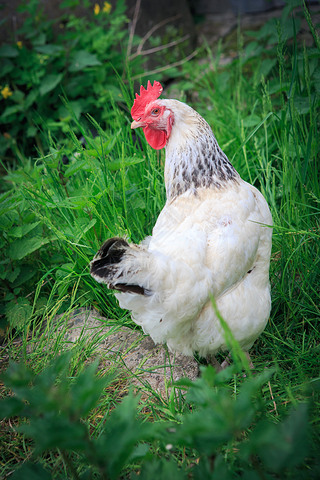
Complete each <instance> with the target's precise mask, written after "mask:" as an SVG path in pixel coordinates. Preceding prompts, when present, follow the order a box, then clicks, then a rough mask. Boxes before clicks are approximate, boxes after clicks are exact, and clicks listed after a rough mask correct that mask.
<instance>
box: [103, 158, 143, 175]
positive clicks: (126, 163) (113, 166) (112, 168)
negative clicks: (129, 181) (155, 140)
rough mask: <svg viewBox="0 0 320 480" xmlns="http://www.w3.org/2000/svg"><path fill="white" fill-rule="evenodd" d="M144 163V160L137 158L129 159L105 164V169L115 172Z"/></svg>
mask: <svg viewBox="0 0 320 480" xmlns="http://www.w3.org/2000/svg"><path fill="white" fill-rule="evenodd" d="M143 161H144V158H137V157H129V158H126V159H125V160H123V161H122V160H112V161H111V162H107V168H108V170H110V171H111V172H113V171H115V170H120V168H122V167H130V166H131V165H136V164H137V163H141V162H143Z"/></svg>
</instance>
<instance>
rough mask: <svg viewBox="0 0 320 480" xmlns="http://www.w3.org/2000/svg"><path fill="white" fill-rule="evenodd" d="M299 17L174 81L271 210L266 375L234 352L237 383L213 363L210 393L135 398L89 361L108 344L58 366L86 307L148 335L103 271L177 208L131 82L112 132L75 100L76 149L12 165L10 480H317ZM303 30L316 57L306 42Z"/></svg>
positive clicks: (6, 290)
mask: <svg viewBox="0 0 320 480" xmlns="http://www.w3.org/2000/svg"><path fill="white" fill-rule="evenodd" d="M292 6H294V5H292V4H290V5H288V7H286V8H285V9H284V10H283V14H282V17H281V19H280V20H278V21H276V20H272V21H270V22H268V23H267V24H266V25H265V26H264V27H263V28H262V29H261V30H259V31H256V32H246V33H242V32H239V35H238V54H239V55H238V58H237V59H235V60H233V61H231V62H230V63H229V64H228V65H227V66H225V67H221V66H220V64H219V57H220V55H221V54H222V53H223V51H224V46H223V45H222V44H221V45H220V46H219V47H218V48H217V51H216V52H215V56H212V54H211V51H210V50H209V49H208V50H207V52H206V53H207V57H206V58H207V60H206V61H207V68H204V67H203V64H201V65H199V64H198V63H197V61H196V60H195V61H193V62H191V63H190V64H185V65H184V66H183V68H182V70H181V77H180V78H178V79H177V82H176V84H175V90H177V89H178V91H179V92H180V95H181V99H182V100H187V101H188V103H190V104H191V105H192V106H193V107H194V108H195V109H196V110H198V111H199V112H200V113H201V114H202V115H203V116H204V117H205V118H206V119H207V120H208V122H209V123H210V124H211V125H212V127H213V130H214V132H215V135H216V137H217V139H218V142H219V143H220V145H221V147H222V148H223V150H224V151H225V152H226V153H227V155H228V157H229V158H230V160H231V161H232V163H233V164H234V166H235V167H236V168H237V170H238V171H239V173H240V174H241V176H242V178H244V179H245V180H247V181H250V182H251V183H253V184H254V185H256V186H257V187H258V188H259V189H260V190H261V191H262V193H263V194H264V195H265V197H266V199H267V201H268V203H269V205H270V207H271V210H272V215H273V219H274V235H273V250H272V261H271V284H272V297H273V304H272V305H273V307H272V312H271V317H270V321H269V323H268V325H267V328H266V330H265V331H264V333H263V334H262V335H261V336H260V338H259V339H258V340H257V342H256V343H255V345H254V347H253V349H252V352H251V353H252V356H253V358H254V364H255V370H256V373H255V375H252V374H251V373H250V372H249V371H248V370H247V369H246V365H245V364H244V363H243V360H242V357H241V355H236V354H235V355H234V364H233V365H232V366H231V367H229V368H228V369H227V370H226V371H224V372H221V373H219V374H216V373H215V372H214V370H213V369H212V368H211V367H201V377H200V378H199V379H198V380H197V381H196V382H190V381H188V380H181V381H180V382H178V384H176V385H175V386H174V388H173V389H172V390H171V393H169V394H168V396H167V397H165V396H163V397H159V395H157V393H156V392H154V391H152V390H151V389H149V390H148V391H146V392H143V393H148V398H147V399H145V396H144V397H142V398H140V400H139V397H138V398H136V397H135V396H134V395H133V394H132V393H131V394H129V395H127V390H128V383H130V377H129V375H126V376H124V375H123V373H120V372H114V371H112V370H111V371H106V369H105V368H104V367H103V361H101V359H100V364H99V363H92V359H93V358H95V357H97V355H98V357H99V354H98V353H97V352H98V338H99V333H98V332H97V334H96V335H95V336H93V337H92V336H91V337H90V340H85V339H84V340H83V341H80V342H79V343H78V344H75V345H74V346H73V347H72V348H71V352H70V353H64V354H62V356H60V355H61V353H62V351H63V350H64V346H65V342H64V335H63V334H64V331H65V329H66V326H67V321H68V314H69V313H70V312H72V311H74V310H75V309H76V308H78V307H79V306H90V307H92V306H94V307H95V308H96V309H98V310H99V311H100V312H102V313H103V314H104V315H105V316H106V317H107V318H111V319H113V321H114V322H115V323H117V324H118V325H124V324H125V325H127V326H130V327H132V328H134V325H133V324H132V322H131V320H130V318H129V317H128V315H127V314H126V313H125V312H123V311H121V310H120V309H119V308H118V306H117V304H116V302H115V301H114V297H113V294H112V293H110V292H109V291H107V289H106V288H104V287H103V286H101V285H98V284H97V283H95V282H94V281H93V280H92V279H91V277H90V275H89V273H88V264H89V262H90V260H91V259H92V257H93V255H94V254H95V253H96V251H97V249H98V248H99V246H100V244H101V242H102V241H104V240H105V239H107V238H109V237H112V236H114V235H118V236H123V235H125V236H127V238H128V239H130V240H132V241H134V242H139V241H141V240H142V239H143V238H144V237H145V236H146V235H149V234H150V233H151V231H152V226H153V224H154V223H155V220H156V218H157V215H158V214H159V212H160V210H161V208H162V206H163V204H164V201H165V196H164V186H163V160H164V157H163V153H162V152H160V153H159V152H155V151H153V150H152V149H151V148H150V147H149V146H148V145H147V144H146V142H145V139H144V136H143V134H141V133H140V132H137V133H136V135H137V136H135V137H133V136H132V134H131V131H130V115H129V109H130V107H131V105H132V99H133V88H132V86H131V83H130V82H129V84H126V85H125V84H124V83H123V82H121V81H120V79H119V78H118V79H117V83H118V85H119V87H118V88H119V89H120V90H121V95H122V99H123V103H122V105H121V108H119V105H118V103H117V101H116V100H113V101H112V99H111V100H110V102H111V103H110V118H111V119H112V121H109V122H108V123H107V124H106V127H105V128H101V126H100V125H99V124H98V123H97V121H96V120H95V119H94V117H93V116H91V117H90V116H87V117H86V119H85V122H84V121H83V120H82V118H81V117H80V118H79V117H78V116H77V114H74V109H73V108H72V105H70V103H68V102H67V103H66V109H68V111H69V115H70V117H69V120H68V121H67V122H66V123H65V124H64V131H65V138H66V141H65V142H64V147H63V148H61V145H60V144H57V143H56V142H55V141H54V138H53V136H51V138H50V139H49V143H48V145H49V147H48V153H47V154H46V155H41V156H40V157H39V158H38V159H37V160H36V161H35V162H34V161H31V160H29V159H27V158H24V156H23V155H22V156H21V159H20V160H21V164H20V166H18V167H17V168H12V167H10V166H8V165H7V164H5V163H4V164H3V165H4V167H5V169H6V175H5V178H4V181H5V187H4V189H3V193H2V195H1V217H0V222H1V226H2V230H3V236H2V240H1V241H2V243H1V246H0V247H1V252H2V258H3V260H2V262H1V265H0V266H1V278H2V279H3V284H2V293H3V298H4V308H3V311H2V313H3V320H2V322H3V323H2V335H3V337H4V338H3V340H4V343H3V347H2V350H3V365H5V366H6V365H7V362H8V360H9V359H10V360H11V361H10V365H9V368H8V369H7V370H6V372H5V373H4V374H3V382H4V386H3V387H2V390H3V397H4V399H3V400H2V403H1V405H0V408H1V416H2V418H3V419H4V420H3V421H2V429H3V434H2V435H1V442H2V448H1V452H2V453H1V455H2V456H1V468H2V475H3V476H4V477H6V476H9V474H11V473H12V472H14V473H13V474H12V475H11V477H12V478H14V479H18V478H19V479H22V480H23V479H32V478H44V479H45V478H76V479H78V478H81V479H86V478H103V479H109V478H110V479H117V478H132V479H134V478H142V479H143V478H145V479H149V478H157V479H158V478H159V479H160V478H177V479H179V478H194V479H206V478H210V479H211V478H212V479H219V480H229V479H235V478H239V479H240V478H243V479H249V478H250V479H261V480H262V479H268V480H269V479H275V478H276V479H281V480H282V479H302V478H308V479H312V478H319V475H320V465H319V457H318V452H319V447H320V441H319V440H320V438H319V385H320V384H319V362H318V355H319V340H320V338H319V336H320V335H319V288H318V286H319V270H320V269H319V199H320V188H319V167H318V161H319V151H320V143H319V135H318V130H319V93H320V83H319V82H320V76H319V56H320V51H319V50H320V48H319V47H320V43H319V38H318V36H317V33H316V28H315V26H314V25H313V23H312V19H311V17H310V15H309V12H308V10H307V9H306V7H304V8H302V10H300V11H298V12H295V15H294V16H292V15H291V13H292ZM302 22H305V23H306V24H308V25H309V29H310V35H311V38H313V43H312V46H311V47H307V46H306V45H304V44H302V43H301V41H300V37H299V31H300V25H301V24H302ZM114 78H117V77H116V76H114ZM145 82H146V79H143V83H145ZM190 92H192V93H191V94H190ZM165 93H166V94H167V96H168V97H170V91H169V90H166V91H165ZM88 125H89V127H88ZM93 130H94V131H95V132H96V133H97V134H98V135H97V136H94V135H93V134H92V131H93ZM79 133H80V134H81V135H82V136H83V138H84V139H85V141H82V142H80V140H79ZM58 313H61V314H62V316H61V317H60V320H59V321H57V317H56V315H57V314H58ZM225 328H226V329H227V326H226V325H225ZM227 337H228V338H229V341H230V347H232V346H233V351H234V352H237V349H236V348H235V346H234V345H233V340H232V338H231V337H230V335H229V336H227ZM48 338H50V339H52V341H50V342H49V341H48ZM88 364H89V365H88ZM244 372H245V374H244ZM185 391H187V395H186V397H185V396H184V395H182V392H185ZM123 397H125V398H123ZM9 419H10V420H9ZM25 459H27V461H25ZM17 464H21V468H20V469H19V470H17V469H16V468H17Z"/></svg>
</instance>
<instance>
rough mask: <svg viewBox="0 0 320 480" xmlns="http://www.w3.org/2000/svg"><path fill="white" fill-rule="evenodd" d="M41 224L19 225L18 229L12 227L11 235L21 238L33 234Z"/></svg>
mask: <svg viewBox="0 0 320 480" xmlns="http://www.w3.org/2000/svg"><path fill="white" fill-rule="evenodd" d="M39 223H40V222H34V223H27V224H26V225H19V226H18V227H12V228H11V229H10V231H9V234H10V235H11V236H12V237H16V238H21V237H24V236H25V235H27V233H29V232H31V230H33V229H34V228H36V227H37V226H38V225H39Z"/></svg>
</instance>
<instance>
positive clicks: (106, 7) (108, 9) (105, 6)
mask: <svg viewBox="0 0 320 480" xmlns="http://www.w3.org/2000/svg"><path fill="white" fill-rule="evenodd" d="M111 8H112V5H111V3H109V2H104V4H103V9H102V10H103V11H104V13H110V12H111Z"/></svg>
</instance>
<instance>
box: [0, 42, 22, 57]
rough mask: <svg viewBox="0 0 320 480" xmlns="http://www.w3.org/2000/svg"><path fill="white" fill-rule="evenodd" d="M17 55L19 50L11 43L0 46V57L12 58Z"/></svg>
mask: <svg viewBox="0 0 320 480" xmlns="http://www.w3.org/2000/svg"><path fill="white" fill-rule="evenodd" d="M18 55H19V51H18V49H17V48H16V47H13V46H12V45H2V46H1V47H0V57H6V58H14V57H17V56H18Z"/></svg>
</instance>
